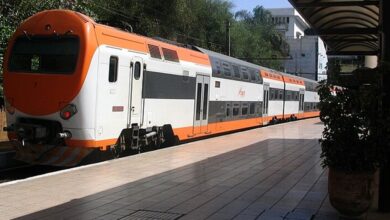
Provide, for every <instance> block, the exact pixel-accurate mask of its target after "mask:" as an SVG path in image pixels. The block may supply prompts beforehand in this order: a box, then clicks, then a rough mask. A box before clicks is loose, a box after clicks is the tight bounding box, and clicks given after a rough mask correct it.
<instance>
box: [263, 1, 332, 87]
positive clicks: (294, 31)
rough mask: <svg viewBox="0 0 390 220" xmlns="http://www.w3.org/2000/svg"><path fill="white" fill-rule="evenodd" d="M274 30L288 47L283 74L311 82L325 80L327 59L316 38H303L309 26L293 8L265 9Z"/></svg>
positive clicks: (318, 39) (320, 41) (324, 50)
mask: <svg viewBox="0 0 390 220" xmlns="http://www.w3.org/2000/svg"><path fill="white" fill-rule="evenodd" d="M267 10H269V11H270V12H271V14H272V22H273V23H274V24H275V25H276V26H275V27H276V29H277V30H278V31H279V32H281V33H283V35H284V36H285V37H286V41H287V43H288V44H289V46H290V52H289V55H290V56H289V59H286V60H285V61H284V69H285V72H287V73H290V74H294V75H297V76H302V77H305V78H308V79H312V80H318V81H321V80H324V79H326V78H327V77H326V68H327V62H328V57H327V55H326V49H325V46H324V43H323V41H322V40H321V38H319V37H318V36H305V30H306V29H307V28H309V25H308V24H307V23H306V22H305V21H304V19H303V18H302V17H301V15H300V14H299V13H298V12H297V11H296V10H295V9H294V8H275V9H267Z"/></svg>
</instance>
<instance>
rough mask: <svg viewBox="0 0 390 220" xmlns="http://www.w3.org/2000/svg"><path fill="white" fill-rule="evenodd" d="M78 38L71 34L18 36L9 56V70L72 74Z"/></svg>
mask: <svg viewBox="0 0 390 220" xmlns="http://www.w3.org/2000/svg"><path fill="white" fill-rule="evenodd" d="M79 47H80V43H79V39H78V38H76V37H73V36H50V37H42V36H38V37H29V38H27V37H24V36H23V37H19V38H17V39H16V41H15V43H14V45H13V47H12V51H11V56H10V61H9V70H10V71H11V72H25V73H46V74H72V73H73V72H74V71H75V69H76V64H77V58H78V53H79Z"/></svg>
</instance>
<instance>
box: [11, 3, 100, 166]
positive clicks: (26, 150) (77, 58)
mask: <svg viewBox="0 0 390 220" xmlns="http://www.w3.org/2000/svg"><path fill="white" fill-rule="evenodd" d="M93 30H94V29H93V22H92V21H91V20H90V19H89V18H88V17H86V16H84V15H82V14H79V13H76V12H72V11H63V10H61V11H60V10H54V11H44V12H41V13H38V14H36V15H34V16H32V17H30V18H29V19H27V20H26V21H24V22H23V23H22V24H21V25H20V27H19V28H18V29H17V30H16V32H15V33H14V35H13V36H12V38H11V39H10V41H9V46H8V48H7V53H6V55H5V65H4V91H5V101H6V111H7V124H8V126H7V128H5V129H6V130H7V131H8V136H9V139H10V140H11V141H12V143H13V144H14V146H15V148H16V151H17V157H16V158H17V159H19V160H23V161H26V162H29V163H39V164H50V165H59V166H74V165H76V164H77V163H79V162H80V160H81V159H82V158H84V157H85V156H87V155H88V154H89V153H90V152H91V151H92V148H88V146H94V143H88V142H89V140H95V130H94V127H95V121H94V120H95V117H93V116H94V115H95V105H96V79H94V77H93V75H94V74H96V66H95V65H93V63H94V62H96V60H97V59H98V57H97V56H96V55H95V54H96V48H97V41H96V38H95V35H94V31H93ZM87 115H88V116H89V117H85V116H87ZM65 146H66V147H65ZM86 146H87V148H86Z"/></svg>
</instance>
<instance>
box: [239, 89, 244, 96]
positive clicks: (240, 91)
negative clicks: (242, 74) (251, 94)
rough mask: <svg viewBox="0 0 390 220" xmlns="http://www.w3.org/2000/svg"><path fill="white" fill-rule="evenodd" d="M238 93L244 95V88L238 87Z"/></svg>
mask: <svg viewBox="0 0 390 220" xmlns="http://www.w3.org/2000/svg"><path fill="white" fill-rule="evenodd" d="M238 95H239V96H241V97H244V96H245V90H243V89H242V88H240V90H238Z"/></svg>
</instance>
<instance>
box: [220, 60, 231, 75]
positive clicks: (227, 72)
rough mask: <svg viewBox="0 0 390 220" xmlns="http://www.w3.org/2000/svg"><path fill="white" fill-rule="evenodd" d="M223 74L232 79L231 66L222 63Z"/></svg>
mask: <svg viewBox="0 0 390 220" xmlns="http://www.w3.org/2000/svg"><path fill="white" fill-rule="evenodd" d="M222 67H223V74H224V75H225V76H227V77H230V76H231V75H232V73H231V72H230V64H229V63H227V62H222Z"/></svg>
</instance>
